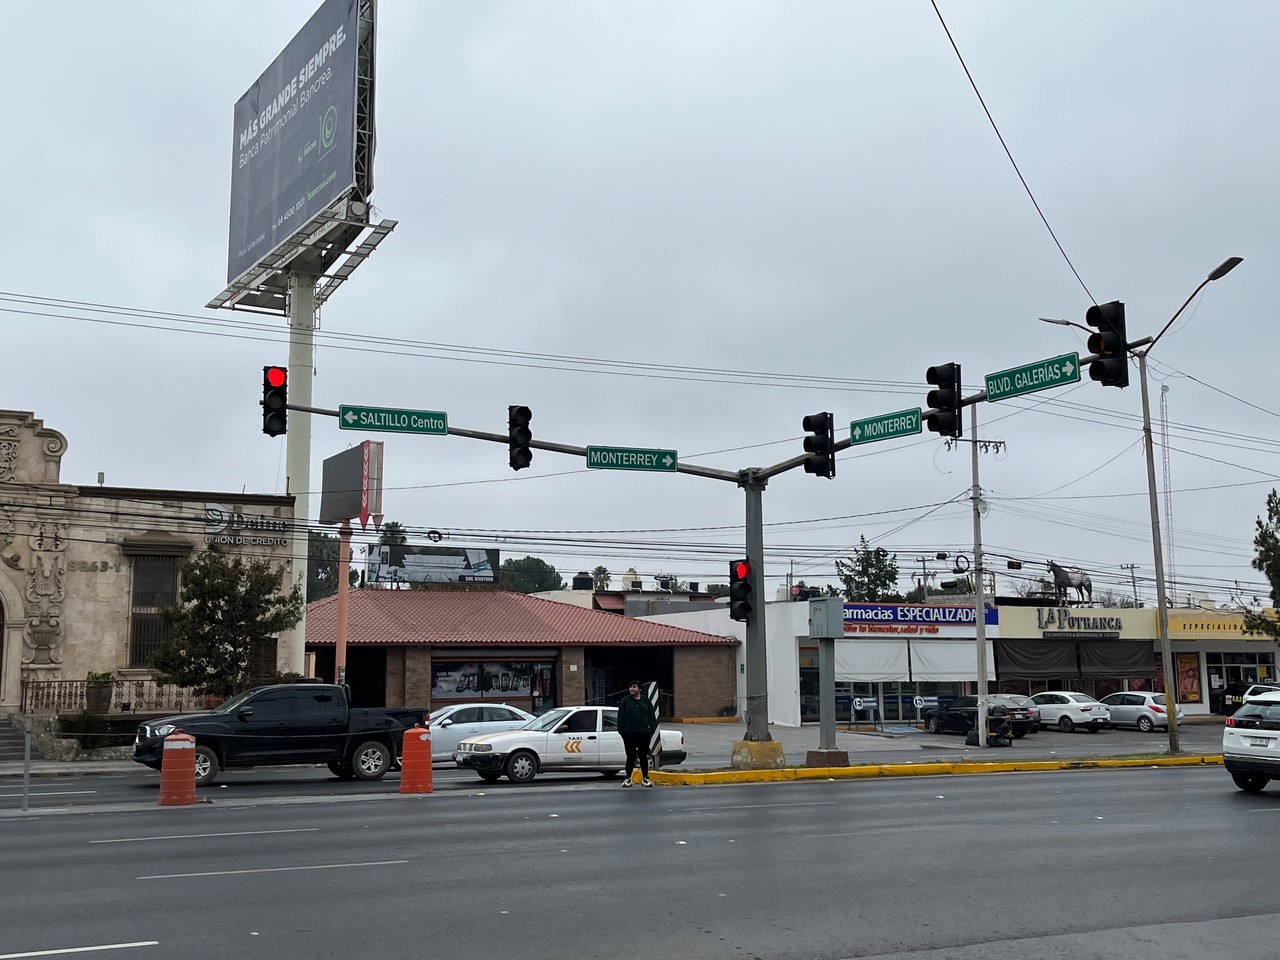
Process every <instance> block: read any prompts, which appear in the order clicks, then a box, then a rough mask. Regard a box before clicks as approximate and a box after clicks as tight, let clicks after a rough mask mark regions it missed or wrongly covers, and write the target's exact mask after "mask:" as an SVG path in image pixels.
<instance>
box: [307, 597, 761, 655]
mask: <svg viewBox="0 0 1280 960" xmlns="http://www.w3.org/2000/svg"><path fill="white" fill-rule="evenodd" d="M337 615H338V598H337V596H336V595H335V596H332V597H325V598H324V599H323V600H317V601H315V602H314V603H310V604H307V628H306V629H307V645H308V646H311V645H328V644H333V643H335V642H336V641H337V637H336V633H335V631H336V627H337ZM347 643H350V644H360V645H362V646H363V645H380V646H403V645H406V644H449V645H461V644H468V645H475V644H483V645H486V646H507V645H523V646H530V645H537V646H550V645H560V644H568V645H578V644H584V645H585V644H591V645H602V644H607V645H609V646H625V645H631V644H645V645H649V644H652V645H658V646H665V645H679V646H690V645H695V646H696V645H706V644H716V645H737V643H738V640H737V639H736V638H735V637H718V636H715V635H714V634H710V633H700V632H699V631H697V630H687V629H685V628H684V627H673V626H669V625H668V624H665V623H650V622H648V621H645V620H635V619H633V618H631V617H620V616H618V615H617V614H614V613H602V612H601V611H599V610H588V609H586V608H585V607H578V606H574V605H573V604H569V603H557V602H555V601H554V600H543V599H542V598H541V597H532V596H529V595H528V594H523V593H508V592H505V591H498V590H475V591H469V590H368V589H367V590H352V591H351V592H350V593H349V594H348V595H347Z"/></svg>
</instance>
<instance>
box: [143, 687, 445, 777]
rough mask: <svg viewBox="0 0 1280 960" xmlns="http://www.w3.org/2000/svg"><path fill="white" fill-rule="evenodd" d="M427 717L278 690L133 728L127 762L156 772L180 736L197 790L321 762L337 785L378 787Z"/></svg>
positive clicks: (326, 690)
mask: <svg viewBox="0 0 1280 960" xmlns="http://www.w3.org/2000/svg"><path fill="white" fill-rule="evenodd" d="M426 715H427V711H426V710H425V709H417V708H413V707H356V708H352V707H350V706H349V705H348V700H347V690H346V687H344V686H339V685H337V684H332V683H278V684H272V685H270V686H266V687H255V688H254V689H252V690H247V691H245V692H244V693H242V694H240V695H239V696H236V697H232V698H231V699H230V700H228V701H226V702H225V703H224V704H222V706H220V707H218V708H217V709H215V710H210V711H207V712H204V713H188V714H183V715H181V716H176V717H165V718H163V719H161V720H149V721H148V722H146V723H144V724H142V725H141V726H139V727H138V735H137V737H136V738H135V739H134V742H133V759H134V760H135V761H137V762H138V763H141V764H142V765H143V766H147V767H150V768H151V769H153V770H159V769H160V766H161V763H162V761H163V758H164V738H165V737H167V736H168V735H169V734H171V733H173V732H174V730H177V729H181V730H182V731H183V732H184V733H189V734H191V735H192V736H193V737H195V738H196V747H195V754H196V786H201V787H203V786H206V785H208V784H210V783H212V782H213V781H214V779H215V778H216V777H217V776H218V771H219V770H227V769H230V768H232V767H272V766H283V765H286V764H291V763H324V764H327V765H328V767H329V771H330V772H331V773H333V774H335V775H336V776H337V777H338V778H339V779H342V780H350V779H353V778H357V779H360V780H381V779H382V777H384V776H385V775H386V773H387V771H388V770H390V769H391V766H392V763H393V761H394V760H395V758H396V757H397V756H398V755H399V753H400V748H401V742H402V740H403V738H404V731H405V730H406V728H409V727H412V726H413V725H414V724H415V723H424V722H425V721H426Z"/></svg>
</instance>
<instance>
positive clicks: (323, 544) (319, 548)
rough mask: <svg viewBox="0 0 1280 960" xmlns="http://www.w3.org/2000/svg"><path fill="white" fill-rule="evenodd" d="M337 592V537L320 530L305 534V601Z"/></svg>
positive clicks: (322, 597)
mask: <svg viewBox="0 0 1280 960" xmlns="http://www.w3.org/2000/svg"><path fill="white" fill-rule="evenodd" d="M337 592H338V538H337V537H334V536H330V535H329V534H327V533H324V532H323V531H321V530H312V531H310V532H309V533H308V534H307V603H311V602H313V601H315V600H323V599H324V598H325V597H329V596H333V594H335V593H337Z"/></svg>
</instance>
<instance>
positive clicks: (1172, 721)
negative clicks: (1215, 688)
mask: <svg viewBox="0 0 1280 960" xmlns="http://www.w3.org/2000/svg"><path fill="white" fill-rule="evenodd" d="M1243 260H1244V258H1243V257H1228V258H1227V259H1226V260H1224V261H1222V263H1220V264H1218V266H1217V267H1215V268H1214V269H1213V271H1212V272H1211V273H1210V274H1209V275H1208V276H1207V277H1205V278H1204V279H1203V280H1201V281H1200V285H1199V286H1198V287H1196V288H1195V290H1193V291H1192V292H1191V296H1189V297H1187V299H1186V300H1185V301H1183V304H1182V306H1180V307H1179V308H1178V310H1177V312H1176V313H1174V315H1173V316H1172V317H1170V318H1169V322H1168V323H1166V324H1165V325H1164V326H1163V327H1161V328H1160V332H1159V333H1157V334H1156V335H1155V336H1154V337H1147V338H1144V339H1142V340H1137V341H1135V342H1133V343H1131V344H1129V348H1130V349H1131V350H1132V348H1133V347H1141V346H1145V347H1146V349H1145V350H1142V351H1133V352H1134V353H1135V355H1136V356H1137V358H1138V372H1139V376H1140V378H1141V381H1142V446H1143V449H1144V450H1145V451H1146V455H1147V499H1148V502H1149V504H1150V509H1151V548H1152V552H1153V553H1154V555H1155V566H1156V635H1157V637H1158V639H1159V642H1160V661H1161V663H1162V664H1163V668H1164V699H1165V708H1166V709H1167V710H1168V712H1169V752H1170V753H1181V752H1182V737H1181V735H1180V734H1179V732H1178V722H1177V721H1178V671H1177V666H1176V664H1175V663H1174V661H1173V650H1172V647H1171V644H1170V643H1169V604H1168V598H1167V596H1166V592H1165V582H1164V550H1163V548H1162V546H1161V540H1160V508H1159V506H1158V504H1157V497H1156V459H1155V445H1154V444H1153V442H1152V439H1151V402H1150V400H1149V399H1148V396H1147V354H1149V353H1150V352H1151V349H1152V347H1154V346H1155V345H1156V344H1157V343H1158V342H1159V340H1160V338H1161V337H1163V336H1164V335H1165V332H1166V331H1168V329H1169V328H1170V327H1171V326H1173V322H1174V321H1175V320H1177V319H1178V317H1180V316H1181V315H1182V311H1183V310H1185V309H1186V308H1187V304H1189V303H1190V302H1191V301H1192V300H1194V299H1195V298H1196V294H1198V293H1199V292H1200V291H1201V290H1203V289H1204V288H1205V286H1207V285H1208V284H1210V283H1212V282H1213V281H1214V280H1221V279H1222V278H1223V277H1225V276H1226V275H1227V274H1228V273H1230V272H1231V271H1232V270H1234V269H1235V268H1236V267H1238V266H1239V265H1240V264H1241V263H1242V262H1243ZM1040 319H1041V320H1043V321H1044V322H1045V323H1056V324H1060V325H1062V326H1069V327H1078V326H1080V324H1078V323H1071V322H1070V321H1068V320H1050V319H1047V318H1045V317H1041V318H1040ZM1081 329H1087V328H1083V327H1082V328H1081Z"/></svg>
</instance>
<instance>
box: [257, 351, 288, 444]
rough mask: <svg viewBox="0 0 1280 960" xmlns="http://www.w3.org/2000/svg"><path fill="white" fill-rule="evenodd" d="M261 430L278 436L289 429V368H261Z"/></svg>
mask: <svg viewBox="0 0 1280 960" xmlns="http://www.w3.org/2000/svg"><path fill="white" fill-rule="evenodd" d="M259 405H260V406H261V407H262V432H263V433H265V434H266V435H267V436H268V437H278V436H280V435H281V434H282V433H285V432H286V431H287V430H288V429H289V368H288V367H263V368H262V399H261V400H260V401H259Z"/></svg>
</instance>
